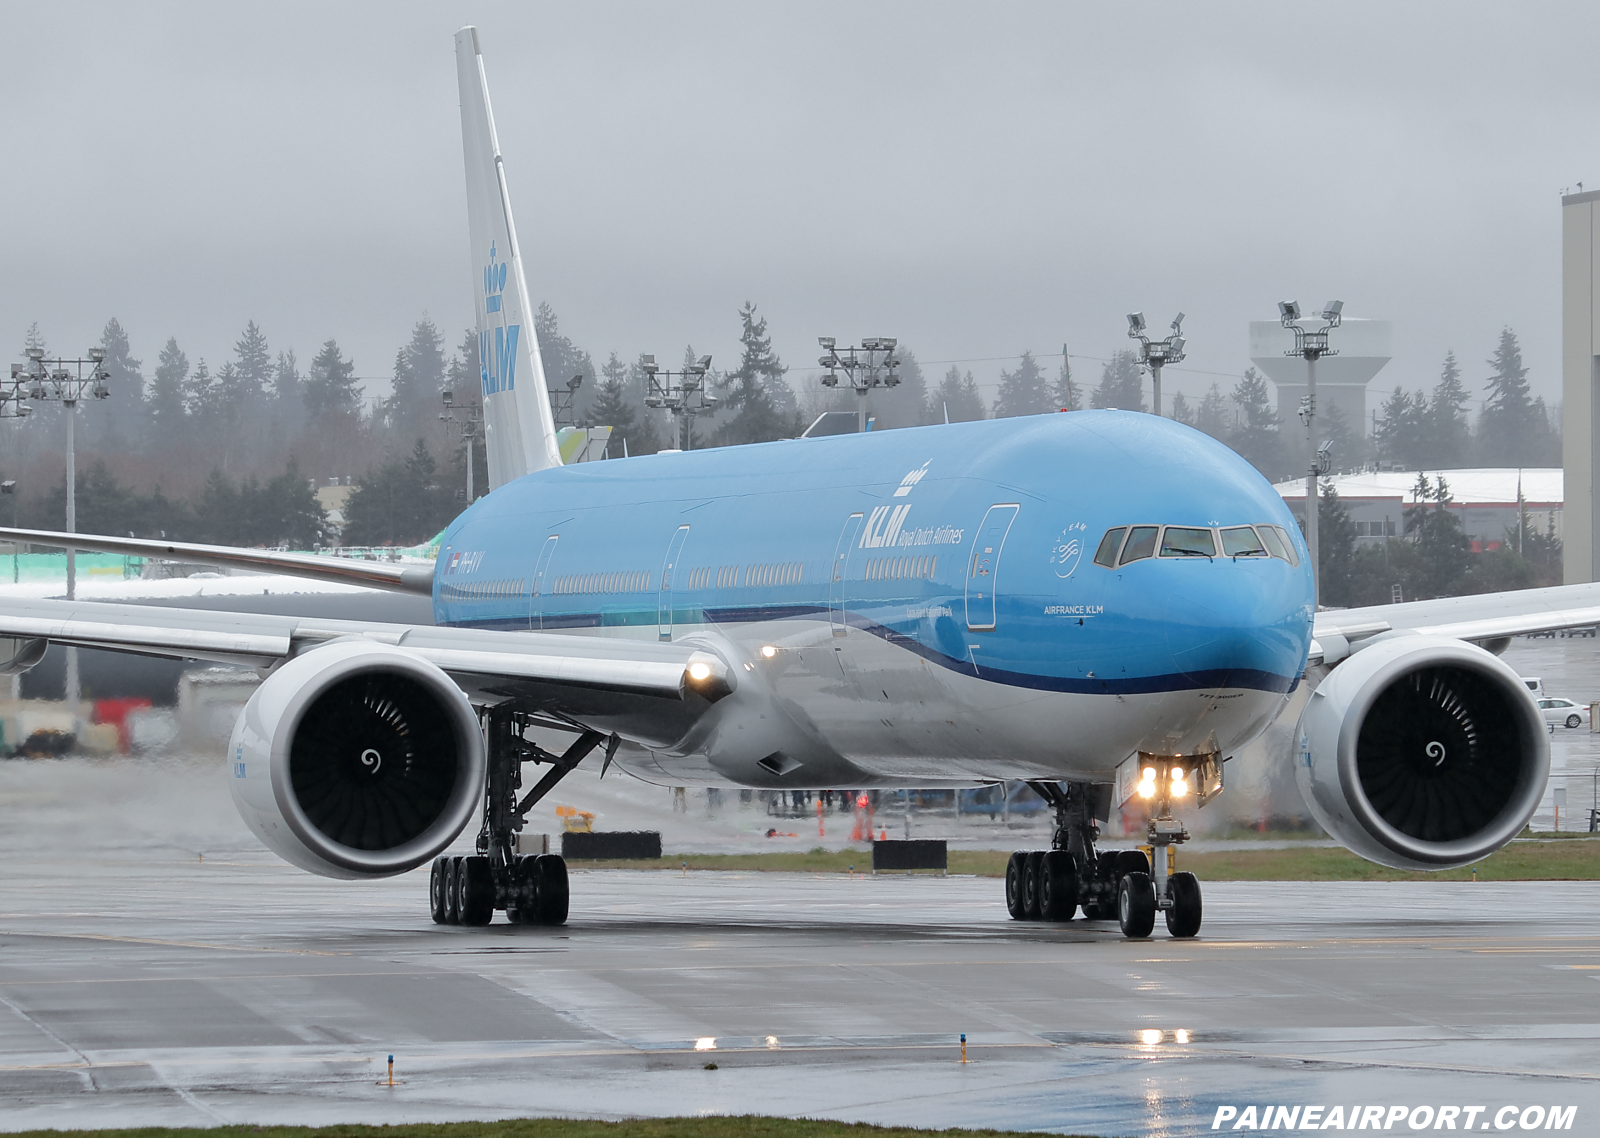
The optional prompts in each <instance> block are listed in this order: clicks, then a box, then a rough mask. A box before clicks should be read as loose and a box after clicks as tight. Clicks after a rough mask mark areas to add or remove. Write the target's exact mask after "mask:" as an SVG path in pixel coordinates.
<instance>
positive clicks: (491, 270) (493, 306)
mask: <svg viewBox="0 0 1600 1138" xmlns="http://www.w3.org/2000/svg"><path fill="white" fill-rule="evenodd" d="M507 268H508V265H507V263H506V262H504V261H500V260H497V259H496V256H495V246H494V245H493V244H491V245H490V246H489V263H488V264H487V265H485V266H484V269H483V312H484V316H485V318H487V317H488V316H489V314H490V313H494V312H501V311H502V306H501V300H502V298H503V297H504V295H505V290H506V271H507ZM521 333H522V325H520V324H509V325H501V326H500V327H497V328H479V329H478V378H479V379H480V380H481V381H482V384H483V393H484V394H485V395H494V394H495V393H496V392H500V391H514V390H515V389H516V386H517V340H518V339H519V338H520V336H521Z"/></svg>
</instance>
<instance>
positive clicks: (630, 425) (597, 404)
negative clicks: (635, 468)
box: [589, 352, 661, 458]
mask: <svg viewBox="0 0 1600 1138" xmlns="http://www.w3.org/2000/svg"><path fill="white" fill-rule="evenodd" d="M600 377H601V378H600V387H599V390H598V391H597V392H596V395H595V399H594V402H593V403H591V404H590V408H589V409H590V414H591V415H593V417H594V421H595V423H596V425H598V426H609V427H610V428H611V441H610V446H609V448H608V450H607V454H608V455H609V456H610V457H611V458H622V457H623V456H624V455H625V454H626V455H635V454H654V453H655V452H656V451H657V450H659V449H661V443H660V441H659V440H657V438H656V434H655V429H654V427H653V425H652V424H651V423H650V422H649V421H648V420H647V419H645V420H644V421H642V422H641V421H640V420H641V418H642V416H641V415H640V414H639V412H640V407H639V405H638V403H637V402H636V400H635V398H634V394H633V391H632V390H631V385H630V383H629V375H628V365H627V364H625V363H623V362H622V360H621V359H619V358H618V357H617V353H616V352H612V353H611V358H610V359H608V360H607V361H606V364H605V366H604V367H603V368H601V369H600Z"/></svg>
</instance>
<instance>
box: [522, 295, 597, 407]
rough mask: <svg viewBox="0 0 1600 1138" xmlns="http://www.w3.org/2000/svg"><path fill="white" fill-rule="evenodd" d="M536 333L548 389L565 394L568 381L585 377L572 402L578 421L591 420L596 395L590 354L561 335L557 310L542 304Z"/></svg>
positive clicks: (538, 313) (537, 318) (535, 329)
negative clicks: (592, 399)
mask: <svg viewBox="0 0 1600 1138" xmlns="http://www.w3.org/2000/svg"><path fill="white" fill-rule="evenodd" d="M533 330H534V333H535V334H536V335H537V336H538V337H539V358H540V361H541V362H542V363H543V364H544V382H545V386H546V387H548V388H549V389H550V390H552V391H565V390H566V389H567V381H568V380H570V379H571V378H572V377H573V376H575V375H578V376H582V377H583V383H582V384H581V385H580V386H579V387H578V393H577V396H576V397H575V398H574V399H573V401H572V415H573V419H574V422H578V423H586V422H588V421H589V399H590V398H591V396H592V394H593V392H594V361H593V360H591V359H590V358H589V353H588V352H586V351H584V350H583V349H582V348H580V347H578V346H577V345H576V344H574V343H573V342H572V341H571V340H569V339H568V338H567V337H565V336H563V335H562V334H561V331H560V329H559V328H558V327H557V325H556V313H555V309H553V308H551V307H550V306H549V305H548V304H541V305H539V309H538V311H537V312H535V313H534V315H533Z"/></svg>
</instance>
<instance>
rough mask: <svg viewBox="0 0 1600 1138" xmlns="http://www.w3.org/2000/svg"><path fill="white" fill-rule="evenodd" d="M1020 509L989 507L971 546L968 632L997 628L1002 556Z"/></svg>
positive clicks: (1014, 506)
mask: <svg viewBox="0 0 1600 1138" xmlns="http://www.w3.org/2000/svg"><path fill="white" fill-rule="evenodd" d="M1020 508H1021V507H1020V506H1018V505H1017V504H1016V503H1015V502H1011V503H1005V504H1000V505H994V506H990V507H989V509H988V510H987V511H986V512H985V513H984V515H983V524H982V525H980V526H979V527H978V536H977V538H976V539H975V540H974V541H973V543H972V559H971V560H970V561H968V562H967V629H968V630H969V631H971V632H989V631H992V630H993V629H994V626H995V603H994V601H995V591H996V590H997V589H998V588H999V579H1000V554H1001V553H1002V552H1003V551H1004V550H1005V547H1006V534H1008V533H1010V532H1011V523H1012V522H1014V521H1016V520H1017V511H1018V510H1019V509H1020Z"/></svg>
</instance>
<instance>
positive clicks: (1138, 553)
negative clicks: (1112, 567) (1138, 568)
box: [1118, 526, 1161, 565]
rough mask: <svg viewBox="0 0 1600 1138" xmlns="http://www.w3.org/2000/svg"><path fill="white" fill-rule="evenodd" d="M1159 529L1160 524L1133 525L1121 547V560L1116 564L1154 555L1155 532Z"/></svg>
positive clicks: (1123, 563)
mask: <svg viewBox="0 0 1600 1138" xmlns="http://www.w3.org/2000/svg"><path fill="white" fill-rule="evenodd" d="M1160 530H1161V527H1160V526H1134V527H1133V529H1131V530H1129V531H1128V544H1127V545H1125V546H1123V547H1122V560H1121V561H1119V562H1118V564H1119V565H1126V564H1127V563H1128V562H1130V561H1139V560H1141V559H1143V558H1145V557H1153V556H1155V552H1156V534H1157V533H1158V532H1160Z"/></svg>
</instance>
